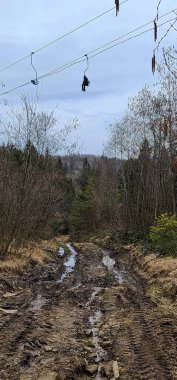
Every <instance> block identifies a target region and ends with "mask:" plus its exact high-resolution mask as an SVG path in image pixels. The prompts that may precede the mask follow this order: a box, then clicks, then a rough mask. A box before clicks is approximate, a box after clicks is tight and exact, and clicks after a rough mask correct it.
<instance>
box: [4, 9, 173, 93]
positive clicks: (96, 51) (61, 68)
mask: <svg viewBox="0 0 177 380" xmlns="http://www.w3.org/2000/svg"><path fill="white" fill-rule="evenodd" d="M169 13H172V11H171V12H169ZM169 13H168V14H169ZM164 16H165V15H163V16H161V18H162V17H164ZM174 20H175V18H173V19H169V20H167V21H165V22H163V23H162V24H159V26H158V27H162V26H164V25H166V24H167V23H169V22H171V21H174ZM152 22H153V21H151V22H149V23H147V24H144V25H142V26H141V27H138V28H136V29H134V30H132V31H131V32H128V33H126V34H125V35H123V36H121V37H118V38H117V39H115V40H113V41H110V42H109V43H107V44H104V45H102V46H100V47H99V48H97V49H94V50H92V51H90V52H89V53H87V56H89V59H93V58H94V57H96V56H97V55H99V54H102V53H104V52H105V51H107V50H110V49H112V48H114V47H115V46H118V45H121V44H124V43H125V42H127V41H130V40H132V39H134V38H137V37H139V36H141V35H143V34H145V33H148V32H150V31H152V30H153V29H154V28H153V27H152V28H149V29H147V30H144V31H142V32H141V33H138V34H136V35H133V36H130V37H129V38H127V39H125V40H123V41H120V42H117V43H115V44H112V43H113V42H115V41H118V40H120V39H121V38H124V37H125V36H127V35H129V34H130V33H133V32H135V31H137V30H139V29H141V28H143V27H144V26H147V25H148V24H150V23H152ZM111 44H112V45H111ZM84 61H85V55H83V56H80V57H78V58H76V59H75V60H73V61H70V62H67V63H65V64H64V65H62V66H59V67H57V68H55V69H53V70H51V71H49V72H47V73H45V74H43V75H41V76H39V77H38V80H41V79H44V78H46V77H48V76H51V75H55V74H57V73H59V72H61V71H64V70H66V69H68V68H70V67H72V66H74V65H76V64H79V63H81V62H84ZM30 83H31V82H26V83H24V84H22V85H20V86H17V87H15V88H12V89H10V90H9V91H6V92H3V93H0V96H4V95H7V94H8V93H10V92H13V91H15V90H17V89H19V88H20V87H24V86H27V85H29V84H30Z"/></svg>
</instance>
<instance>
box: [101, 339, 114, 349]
mask: <svg viewBox="0 0 177 380" xmlns="http://www.w3.org/2000/svg"><path fill="white" fill-rule="evenodd" d="M101 345H102V347H103V348H107V347H110V346H111V345H112V342H111V340H106V341H105V342H102V343H101Z"/></svg>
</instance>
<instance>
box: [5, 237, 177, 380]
mask: <svg viewBox="0 0 177 380" xmlns="http://www.w3.org/2000/svg"><path fill="white" fill-rule="evenodd" d="M143 270H144V273H145V269H143V267H141V270H139V267H138V265H137V259H136V258H135V253H132V252H131V251H130V249H125V248H123V247H122V248H119V249H117V250H115V251H113V252H106V251H103V250H102V249H101V248H99V247H97V246H96V245H94V244H91V243H83V244H75V245H74V250H73V246H72V245H67V246H65V247H64V252H63V250H60V252H58V253H56V254H55V255H54V257H53V259H52V260H51V261H50V262H49V263H48V264H47V265H46V266H45V267H43V268H40V269H37V268H34V269H33V270H31V272H30V271H28V273H24V274H23V275H20V276H17V275H13V276H12V275H10V274H6V275H5V274H3V273H1V274H0V282H1V287H0V329H1V333H0V379H1V380H71V379H78V380H81V379H85V380H86V379H88V380H89V379H97V380H101V379H112V380H113V379H120V380H140V379H141V380H170V379H171V380H172V379H177V314H176V312H175V308H174V309H173V308H169V309H168V308H162V307H161V305H160V306H159V304H158V301H157V300H156V299H153V298H152V297H151V295H150V293H149V284H148V277H147V278H146V275H144V276H143Z"/></svg>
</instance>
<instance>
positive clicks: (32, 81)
mask: <svg viewBox="0 0 177 380" xmlns="http://www.w3.org/2000/svg"><path fill="white" fill-rule="evenodd" d="M33 54H34V52H33V51H32V52H31V66H32V68H33V70H34V71H35V74H36V79H31V83H32V84H34V85H35V86H37V85H38V84H39V81H38V75H37V70H36V69H35V67H34V65H33Z"/></svg>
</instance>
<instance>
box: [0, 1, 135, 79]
mask: <svg viewBox="0 0 177 380" xmlns="http://www.w3.org/2000/svg"><path fill="white" fill-rule="evenodd" d="M127 1H128V0H124V1H122V3H121V4H120V5H122V4H124V3H126V2H127ZM114 9H115V7H112V8H110V9H108V10H107V11H105V12H103V13H101V14H99V15H97V16H95V17H94V18H92V19H90V20H88V21H86V22H84V23H83V24H81V25H79V26H78V27H76V28H74V29H72V30H70V31H69V32H67V33H65V34H63V35H61V36H59V37H58V38H56V39H55V40H52V41H50V42H48V43H47V44H46V45H43V46H41V47H40V48H39V49H37V50H34V51H33V54H36V53H39V52H40V51H41V50H44V49H46V48H47V47H49V46H50V45H53V44H55V43H56V42H58V41H60V40H62V39H63V38H65V37H67V36H69V35H70V34H72V33H74V32H76V31H77V30H79V29H82V28H84V27H85V26H86V25H88V24H90V23H91V22H93V21H96V20H97V19H99V18H101V17H102V16H105V15H106V14H107V13H109V12H111V11H113V10H114ZM30 57H31V53H30V54H27V55H26V56H24V57H22V58H20V59H18V60H17V61H15V62H13V63H11V64H10V65H8V66H6V67H3V68H2V69H0V73H2V72H3V71H5V70H7V69H9V68H11V67H13V66H15V65H17V64H18V63H20V62H22V61H24V60H25V59H27V58H30Z"/></svg>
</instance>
